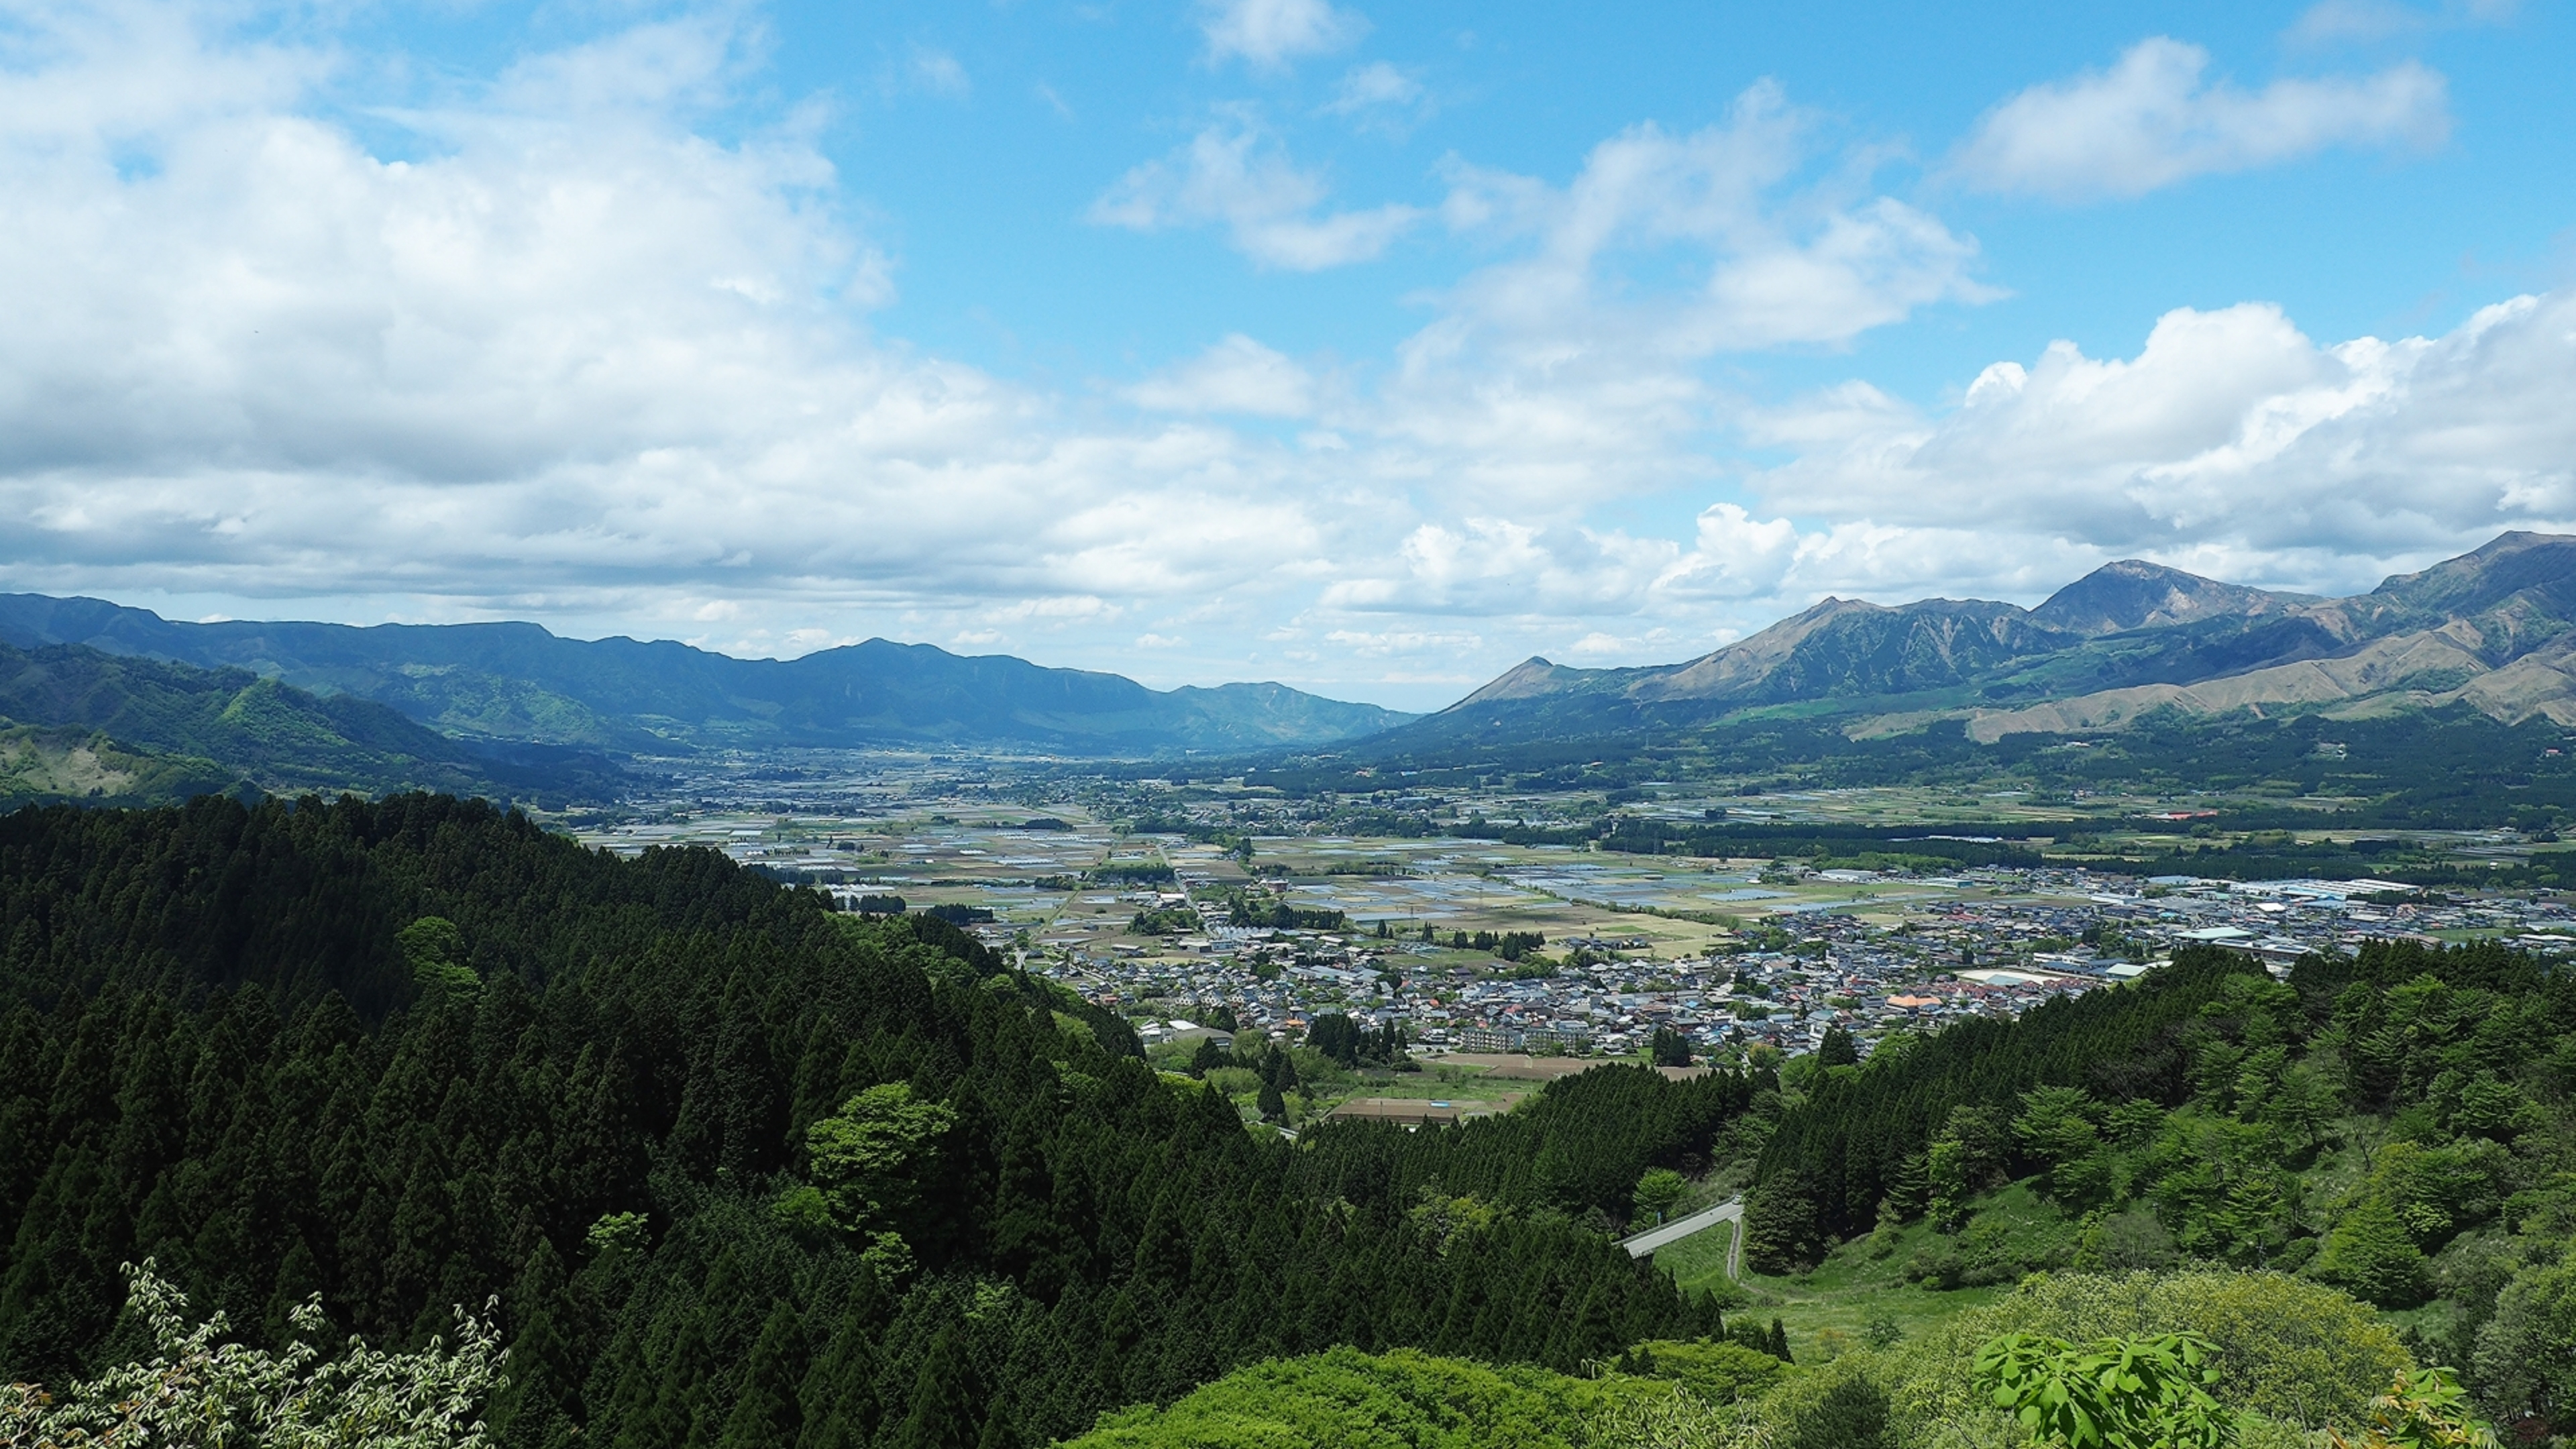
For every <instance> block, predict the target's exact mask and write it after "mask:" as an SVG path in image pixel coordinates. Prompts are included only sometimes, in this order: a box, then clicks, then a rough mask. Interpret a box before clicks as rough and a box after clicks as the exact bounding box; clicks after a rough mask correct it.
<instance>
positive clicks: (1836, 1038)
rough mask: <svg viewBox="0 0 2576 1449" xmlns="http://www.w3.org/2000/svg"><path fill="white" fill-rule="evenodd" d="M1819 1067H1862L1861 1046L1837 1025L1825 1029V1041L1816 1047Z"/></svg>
mask: <svg viewBox="0 0 2576 1449" xmlns="http://www.w3.org/2000/svg"><path fill="white" fill-rule="evenodd" d="M1816 1065H1817V1066H1819V1067H1854V1066H1858V1065H1860V1044H1859V1043H1858V1042H1855V1041H1853V1040H1852V1034H1851V1033H1850V1032H1847V1031H1845V1030H1843V1029H1842V1026H1841V1025H1840V1024H1839V1023H1837V1024H1835V1025H1833V1026H1829V1027H1826V1028H1825V1039H1824V1040H1823V1041H1822V1042H1819V1043H1818V1044H1817V1046H1816Z"/></svg>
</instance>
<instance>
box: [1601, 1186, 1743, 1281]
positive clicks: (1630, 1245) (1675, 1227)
mask: <svg viewBox="0 0 2576 1449" xmlns="http://www.w3.org/2000/svg"><path fill="white" fill-rule="evenodd" d="M1726 1222H1731V1223H1734V1224H1736V1225H1737V1227H1736V1233H1735V1241H1733V1242H1732V1243H1729V1244H1728V1245H1727V1249H1726V1276H1728V1277H1729V1278H1734V1277H1739V1276H1741V1275H1740V1274H1739V1273H1738V1272H1737V1265H1738V1264H1739V1263H1741V1262H1742V1261H1743V1258H1744V1230H1743V1222H1744V1199H1742V1198H1740V1197H1739V1198H1736V1199H1734V1200H1732V1201H1730V1202H1722V1203H1719V1204H1718V1205H1717V1206H1715V1207H1713V1208H1702V1209H1701V1210H1700V1211H1698V1212H1695V1213H1692V1214H1691V1215H1690V1216H1689V1217H1686V1218H1675V1219H1673V1220H1672V1221H1671V1222H1668V1223H1666V1224H1664V1225H1663V1226H1662V1227H1660V1228H1654V1229H1651V1230H1649V1231H1647V1232H1642V1233H1639V1234H1638V1235H1637V1236H1635V1237H1633V1238H1624V1239H1621V1240H1620V1243H1619V1246H1620V1247H1623V1248H1625V1249H1627V1250H1628V1256H1629V1257H1631V1258H1642V1257H1644V1256H1646V1255H1647V1254H1648V1253H1651V1252H1653V1251H1655V1250H1656V1249H1657V1248H1660V1247H1663V1246H1664V1245H1665V1244H1667V1243H1678V1242H1680V1241H1681V1240H1682V1239H1684V1238H1687V1237H1689V1236H1690V1235H1691V1234H1693V1233H1696V1232H1698V1231H1699V1230H1700V1229H1702V1228H1708V1227H1715V1226H1716V1225H1717V1224H1719V1223H1726Z"/></svg>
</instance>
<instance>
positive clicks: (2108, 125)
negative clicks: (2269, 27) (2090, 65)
mask: <svg viewBox="0 0 2576 1449" xmlns="http://www.w3.org/2000/svg"><path fill="white" fill-rule="evenodd" d="M2208 68H2209V52H2208V51H2206V50H2203V49H2202V48H2201V47H2199V46H2197V45H2188V44H2185V43H2183V42H2181V41H2178V40H2172V39H2168V38H2166V37H2163V36H2157V37H2153V38H2151V39H2147V40H2142V41H2140V42H2138V43H2137V44H2136V45H2134V46H2131V47H2130V48H2129V49H2128V51H2127V52H2126V53H2124V54H2123V55H2122V56H2121V57H2120V59H2119V60H2118V61H2117V62H2116V63H2115V64H2113V65H2112V67H2111V68H2110V69H2109V70H2107V71H2088V72H2085V73H2084V74H2082V75H2080V76H2077V77H2075V78H2074V79H2072V80H2065V81H2051V82H2048V83H2045V84H2042V85H2036V86H2032V87H2031V88H2030V89H2028V90H2026V91H2023V92H2022V93H2021V94H2019V95H2016V96H2014V97H2013V98H2012V99H2010V100H2008V101H2006V102H2004V103H2003V104H2002V105H2000V106H1997V107H1996V108H1995V109H1994V110H1992V111H1989V112H1988V113H1987V114H1986V116H1985V118H1984V119H1983V120H1981V121H1980V122H1978V124H1977V128H1976V131H1975V133H1974V134H1973V135H1971V136H1970V137H1969V138H1968V140H1967V141H1966V142H1965V143H1964V144H1963V145H1962V146H1961V148H1960V150H1959V153H1958V155H1957V156H1956V157H1955V158H1954V161H1953V164H1954V166H1955V167H1956V169H1957V170H1958V172H1959V173H1960V175H1962V176H1963V177H1965V178H1966V179H1967V181H1968V182H1969V183H1970V184H1972V185H1974V186H1977V187H1979V188H1981V189H1983V190H1988V191H1998V192H2018V193H2024V194H2029V195H2036V196H2044V197H2048V198H2051V199H2053V200H2059V201H2087V200H2095V199H2099V198H2104V197H2129V196H2142V195H2144V194H2146V193H2147V192H2150V191H2154V190H2157V189H2159V188H2161V187H2166V186H2171V185H2173V184H2175V183H2176V182H2179V181H2185V180H2188V179H2190V178H2191V177H2194V176H2203V175H2210V174H2214V173H2226V172H2234V171H2250V170H2253V169H2256V168H2258V167H2263V166H2270V165H2276V164H2278V163H2281V162H2284V161H2294V160H2298V159H2300V158H2302V157H2305V156H2311V155H2314V154H2316V153H2317V152H2320V151H2324V150H2327V149H2329V148H2332V147H2336V146H2356V147H2366V148H2375V149H2391V148H2408V149H2424V148H2429V147H2432V146H2436V145H2439V144H2440V143H2441V142H2442V140H2443V139H2444V138H2445V137H2447V136H2448V135H2449V134H2450V112H2449V103H2448V97H2447V86H2446V84H2445V82H2444V80H2443V78H2442V77H2441V76H2440V75H2439V74H2438V73H2436V72H2434V71H2431V70H2427V69H2426V68H2424V67H2423V66H2422V65H2419V64H2417V63H2415V62H2413V61H2407V62H2404V63H2402V64H2399V65H2396V66H2392V67H2390V68H2389V69H2387V70H2384V71H2381V72H2379V73H2378V74H2376V75H2370V76H2357V77H2356V76H2330V77H2326V78H2323V79H2314V80H2307V79H2288V80H2277V81H2274V82H2273V83H2272V84H2270V85H2268V86H2266V87H2264V88H2263V89H2262V90H2261V91H2258V92H2247V91H2243V90H2240V89H2238V88H2237V87H2235V86H2233V85H2230V84H2228V83H2227V82H2225V81H2219V82H2217V83H2215V84H2210V83H2205V82H2204V80H2203V79H2202V73H2203V72H2204V71H2206V70H2207V69H2208Z"/></svg>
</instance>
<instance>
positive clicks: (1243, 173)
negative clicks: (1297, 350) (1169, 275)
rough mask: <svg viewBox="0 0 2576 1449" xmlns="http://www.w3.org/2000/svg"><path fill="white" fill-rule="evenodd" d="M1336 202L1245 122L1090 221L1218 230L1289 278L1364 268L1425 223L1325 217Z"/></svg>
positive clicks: (1392, 215)
mask: <svg viewBox="0 0 2576 1449" xmlns="http://www.w3.org/2000/svg"><path fill="white" fill-rule="evenodd" d="M1331 194H1332V188H1331V187H1329V186H1328V185H1326V184H1325V181H1324V178H1323V177H1322V176H1321V175H1320V174H1318V173H1316V172H1314V171H1310V170H1305V169H1302V168H1300V167H1299V166H1298V165H1297V164H1296V163H1295V162H1294V161H1292V160H1291V159H1290V158H1289V156H1288V153H1287V150H1286V148H1284V147H1283V146H1281V145H1280V144H1279V143H1278V142H1277V140H1276V139H1275V138H1273V137H1271V136H1269V135H1267V134H1266V133H1265V132H1264V131H1262V130H1261V129H1260V128H1259V127H1258V126H1257V125H1255V124H1253V123H1252V122H1251V120H1250V118H1249V117H1240V116H1239V117H1236V118H1234V119H1232V120H1230V121H1228V122H1226V123H1222V124H1219V125H1214V126H1210V127H1208V128H1207V129H1205V130H1203V131H1201V132H1199V133H1198V135H1196V136H1194V137H1192V138H1191V139H1190V141H1189V143H1188V144H1187V145H1184V146H1181V147H1179V148H1178V149H1176V150H1174V151H1173V152H1172V153H1171V154H1170V155H1168V156H1165V157H1162V158H1161V159H1159V160H1154V161H1148V162H1146V163H1145V164H1143V165H1141V166H1138V167H1136V168H1135V169H1133V170H1131V171H1129V172H1128V173H1127V174H1126V175H1125V176H1122V177H1120V178H1119V179H1118V182H1117V184H1116V185H1113V186H1111V187H1110V188H1109V189H1108V190H1107V191H1106V192H1103V193H1102V194H1101V196H1100V198H1099V199H1098V200H1096V201H1094V202H1093V203H1092V204H1091V210H1090V213H1089V216H1090V219H1091V221H1093V222H1094V223H1096V224H1098V225H1102V226H1120V227H1126V228H1128V229H1130V230H1133V231H1157V230H1162V229H1164V228H1168V227H1187V226H1208V225H1216V226H1222V227H1224V228H1225V229H1226V232H1227V234H1228V235H1229V236H1230V237H1231V238H1232V240H1233V242H1234V245H1235V249H1236V250H1238V251H1240V252H1242V253H1243V254H1244V255H1245V256H1247V257H1250V258H1251V259H1252V260H1254V261H1255V262H1258V263H1260V264H1261V265H1263V266H1267V267H1278V268H1280V269H1282V270H1285V271H1292V272H1316V271H1322V270H1324V269H1325V268H1328V267H1339V266H1346V265H1348V264H1350V263H1352V262H1364V261H1368V260H1370V259H1371V258H1373V257H1376V256H1377V255H1379V254H1380V253H1382V252H1384V251H1385V250H1386V249H1387V247H1388V246H1389V245H1390V244H1392V243H1393V242H1394V241H1395V239H1396V238H1397V237H1400V236H1402V235H1403V234H1404V233H1405V232H1407V231H1409V230H1411V229H1412V228H1413V226H1414V225H1415V224H1416V223H1417V222H1419V221H1420V220H1421V219H1422V213H1421V211H1420V210H1418V209H1416V208H1414V207H1410V206H1400V205H1393V204H1389V205H1386V206H1378V207H1372V208H1369V209H1367V210H1362V211H1321V212H1320V214H1319V209H1320V208H1322V207H1323V204H1324V202H1325V201H1326V200H1327V199H1328V198H1329V197H1330V195H1331Z"/></svg>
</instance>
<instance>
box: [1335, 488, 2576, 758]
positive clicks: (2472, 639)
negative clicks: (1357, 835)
mask: <svg viewBox="0 0 2576 1449" xmlns="http://www.w3.org/2000/svg"><path fill="white" fill-rule="evenodd" d="M2453 704H2462V705H2467V706H2469V707H2471V708H2474V709H2476V710H2478V711H2480V712H2481V713H2484V714H2487V715H2489V716H2492V717H2494V718H2496V719H2499V720H2502V721H2505V722H2507V723H2519V722H2520V721H2522V720H2525V719H2529V718H2532V717H2535V716H2545V717H2547V718H2549V719H2551V720H2554V721H2556V722H2558V723H2562V724H2576V536H2568V535H2560V534H2537V533H2507V534H2504V535H2502V536H2500V537H2498V538H2497V539H2495V540H2494V541H2493V542H2491V543H2489V544H2487V545H2486V546H2485V547H2483V548H2481V549H2478V550H2477V551H2476V552H2474V553H2469V554H2465V555H2462V556H2461V557H2458V558H2454V559H2450V560H2447V561H2445V562H2443V563H2439V564H2436V565H2434V566H2433V567H2431V568H2429V569H2426V570H2424V571H2422V572H2420V573H2412V574H2400V575H2397V576H2395V577H2392V578H2390V579H2388V580H2387V581H2385V582H2384V583H2382V584H2381V585H2380V586H2379V587H2378V588H2376V589H2374V590H2372V591H2371V592H2369V593H2367V594H2362V595H2358V596H2355V597H2352V598H2346V599H2325V598H2318V597H2314V596H2311V595H2305V594H2289V593H2275V592H2270V591H2266V590H2262V589H2253V588H2246V587H2243V586H2241V585H2236V584H2227V583H2221V582H2219V581H2217V580H2214V579H2206V578H2202V577H2200V576H2198V575H2196V574H2190V573H2185V572H2183V571H2182V570H2180V569H2174V568H2167V567H2165V566H2163V565H2160V564H2152V563H2145V562H2140V561H2137V560H2124V561H2121V562H2118V563H2112V564H2106V565H2104V566H2103V567H2101V568H2099V569H2096V570H2094V571H2093V572H2092V573H2090V574H2088V575H2086V576H2085V577H2083V578H2081V579H2079V580H2077V581H2076V582H2074V583H2072V584H2069V585H2067V586H2066V587H2065V588H2063V589H2061V590H2059V591H2058V592H2057V593H2056V594H2055V595H2053V596H2051V597H2050V598H2049V599H2048V600H2047V601H2046V602H2044V603H2042V604H2040V605H2039V606H2038V607H2037V608H2032V609H2024V608H2021V607H2018V606H2016V605H2013V604H2008V603H1996V602H1993V601H1989V600H1980V599H1968V600H1956V599H1926V600H1922V601H1920V602H1917V603H1911V604H1904V605H1898V606H1895V607H1887V606H1882V605H1878V604H1870V603H1863V602H1860V601H1857V600H1850V599H1833V598H1828V599H1826V600H1824V601H1823V602H1821V603H1818V604H1816V605H1815V606H1814V607H1812V608H1810V609H1807V610H1805V611H1804V612H1802V613H1799V614H1797V615H1794V616H1792V617H1790V618H1787V619H1784V620H1782V621H1780V622H1779V623H1777V624H1774V625H1772V626H1771V627H1770V628H1768V629H1765V630H1763V631H1762V632H1760V633H1758V634H1755V635H1753V636H1752V637H1750V638H1747V639H1744V640H1742V641H1740V642H1737V643H1734V644H1730V645H1728V646H1726V647H1725V648H1722V649H1718V650H1715V651H1713V652H1711V653H1708V654H1704V655H1702V656H1700V657H1699V658H1697V659H1692V660H1687V661H1685V662H1683V663H1679V664H1671V665H1660V666H1652V667H1645V668H1630V669H1574V668H1568V667H1566V666H1564V665H1559V664H1554V663H1551V662H1549V661H1548V660H1546V659H1536V658H1534V659H1531V660H1529V661H1527V662H1525V663H1523V664H1521V665H1520V666H1518V667H1517V668H1514V669H1512V670H1511V671H1510V672H1508V673H1506V674H1504V675H1503V676H1502V677H1501V678H1499V679H1496V680H1494V681H1493V682H1492V683H1490V684H1487V685H1486V686H1485V687H1483V688H1482V689H1479V690H1477V691H1476V692H1475V693H1474V694H1471V695H1469V696H1468V697H1467V698H1466V699H1464V700H1462V701H1460V702H1459V703H1457V704H1455V705H1452V706H1451V707H1450V708H1448V709H1446V710H1443V711H1441V712H1440V713H1438V714H1435V715H1431V716H1428V717H1426V718H1424V719H1423V720H1421V721H1419V722H1417V723H1415V724H1413V725H1411V726H1409V727H1407V728H1404V729H1401V730H1399V731H1397V732H1395V733H1393V734H1391V735H1389V736H1386V737H1384V738H1383V739H1382V740H1381V741H1378V742H1376V743H1378V744H1381V745H1384V746H1387V747H1400V748H1420V747H1424V746H1436V745H1439V744H1444V743H1447V744H1463V743H1476V744H1499V743H1519V742H1528V741H1533V740H1542V739H1573V738H1590V737H1594V736H1611V735H1618V734H1621V733H1625V732H1632V731H1636V730H1640V729H1655V728H1659V727H1676V726H1679V727H1687V726H1690V725H1694V724H1704V723H1711V722H1715V721H1718V720H1723V719H1727V718H1730V717H1740V716H1748V715H1759V714H1764V713H1771V714H1792V713H1794V714H1800V715H1811V716H1812V715H1818V714H1826V715H1832V716H1835V717H1838V718H1841V719H1842V720H1844V722H1845V723H1844V727H1845V729H1846V730H1847V732H1850V733H1852V734H1855V735H1860V734H1866V733H1871V732H1886V731H1893V730H1901V729H1908V728H1919V727H1921V726H1922V725H1924V724H1926V723H1929V722H1931V721H1934V720H1939V719H1959V720H1963V721H1964V722H1965V726H1966V729H1967V731H1968V733H1969V735H1970V736H1971V737H1972V738H1975V739H1979V740H1984V741H1993V740H1996V739H2000V738H2002V737H2003V736H2005V735H2008V734H2016V733H2032V732H2036V733H2048V734H2058V733H2070V732H2090V731H2101V730H2110V729H2117V728H2119V727H2121V726H2123V725H2126V724H2129V723H2132V722H2134V721H2136V720H2138V719H2139V718H2141V717H2143V716H2145V715H2148V714H2150V713H2153V712H2156V711H2160V710H2173V711H2178V712H2180V713H2182V714H2185V715H2198V716H2217V715H2224V714H2229V713H2233V712H2238V711H2252V712H2254V713H2257V714H2260V713H2263V712H2264V711H2267V710H2270V711H2274V712H2279V711H2284V710H2287V711H2292V712H2298V713H2322V714H2327V715H2335V716H2351V715H2363V714H2385V713H2394V712H2399V711H2405V710H2417V709H2433V708H2440V707H2442V706H2446V705H2453Z"/></svg>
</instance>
